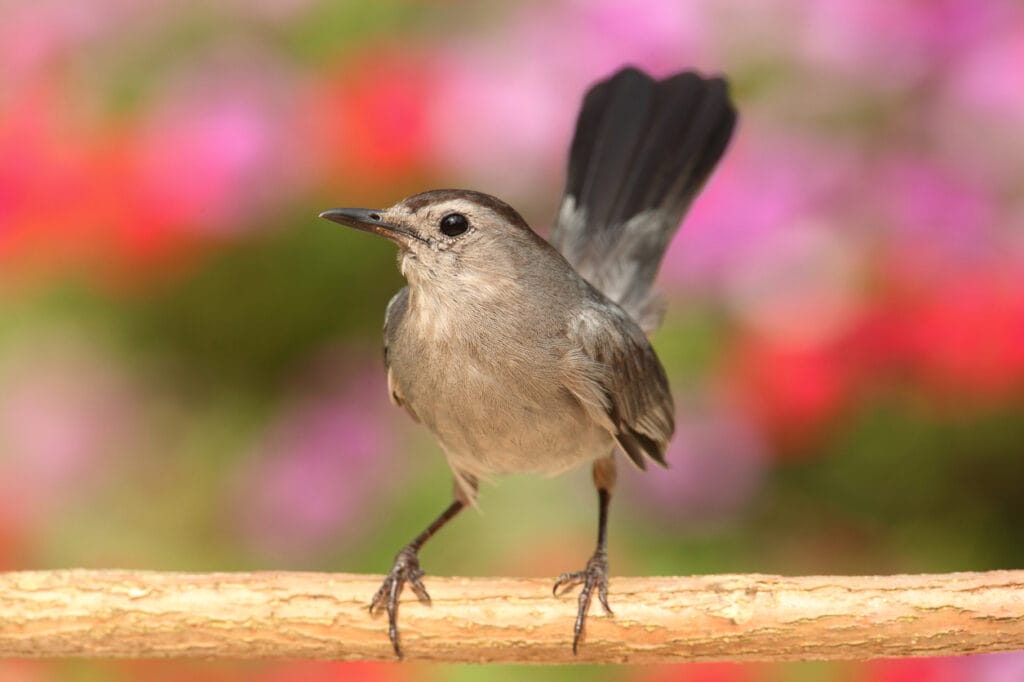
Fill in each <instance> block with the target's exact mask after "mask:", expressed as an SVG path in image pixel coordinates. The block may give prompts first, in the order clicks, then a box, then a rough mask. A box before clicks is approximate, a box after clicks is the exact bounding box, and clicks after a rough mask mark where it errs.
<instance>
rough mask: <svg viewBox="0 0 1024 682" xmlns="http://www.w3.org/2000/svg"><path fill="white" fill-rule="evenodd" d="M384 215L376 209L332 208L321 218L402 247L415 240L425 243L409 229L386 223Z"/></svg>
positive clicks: (322, 214)
mask: <svg viewBox="0 0 1024 682" xmlns="http://www.w3.org/2000/svg"><path fill="white" fill-rule="evenodd" d="M383 213H384V212H383V211H381V210H379V209H375V208H332V209H329V210H326V211H324V212H323V213H321V214H320V217H321V218H326V219H327V220H330V221H332V222H335V223H339V224H341V225H345V226H347V227H353V228H355V229H357V230H362V231H363V232H372V233H373V234H379V235H380V236H382V237H386V238H387V239H390V240H391V241H393V242H395V243H396V244H398V245H400V246H408V245H409V242H410V241H413V240H416V241H423V239H422V237H420V236H419V235H418V234H416V233H415V232H413V231H412V230H410V229H408V228H405V227H401V226H399V225H392V224H391V223H387V222H384V221H383V220H382V219H381V216H382V215H383Z"/></svg>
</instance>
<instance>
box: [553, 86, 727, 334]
mask: <svg viewBox="0 0 1024 682" xmlns="http://www.w3.org/2000/svg"><path fill="white" fill-rule="evenodd" d="M735 124H736V111H735V109H734V108H733V106H732V104H731V103H730V102H729V96H728V87H727V85H726V83H725V81H724V80H723V79H721V78H702V77H700V76H698V75H697V74H695V73H692V72H687V73H680V74H676V75H675V76H672V77H671V78H667V79H665V80H663V81H656V80H654V79H652V78H651V77H650V76H648V75H647V74H644V73H642V72H640V71H638V70H636V69H632V68H627V69H623V70H622V71H619V72H618V73H617V74H615V75H614V76H613V77H611V78H609V79H608V80H605V81H602V82H601V83H598V84H597V85H595V86H594V87H593V88H591V89H590V91H589V92H588V93H587V96H586V98H584V100H583V108H582V110H581V111H580V115H579V118H578V120H577V123H576V133H575V135H574V137H573V142H572V147H571V150H570V154H569V175H568V180H567V182H566V188H565V196H564V198H563V200H562V204H561V209H560V211H559V214H558V221H557V223H556V224H555V229H554V231H553V232H552V234H551V243H552V245H553V246H554V247H555V248H557V249H558V250H559V251H560V252H561V253H562V254H563V255H564V256H565V257H566V259H567V260H568V261H569V263H570V264H571V265H572V266H573V267H574V268H575V269H576V271H577V272H578V273H579V274H580V275H582V276H583V277H585V278H586V279H588V280H589V281H590V282H591V283H592V284H594V285H595V286H596V287H597V288H598V289H600V290H601V291H602V292H604V293H605V295H607V296H608V297H609V298H611V299H612V300H613V301H615V302H616V303H618V304H619V305H620V306H622V307H623V308H624V309H625V310H626V311H627V312H628V313H629V314H630V315H631V316H632V317H633V318H634V319H635V320H637V322H638V323H640V325H641V326H642V327H643V328H644V330H645V331H648V332H650V331H652V330H653V329H654V328H655V327H656V326H657V325H658V322H659V321H660V316H661V311H660V306H659V305H658V302H657V301H655V300H652V299H651V298H650V292H651V286H652V285H653V283H654V278H655V276H656V275H657V272H658V267H659V266H660V265H661V260H662V258H663V257H664V254H665V250H666V249H667V248H668V244H669V242H670V241H671V239H672V235H673V234H675V232H676V229H677V228H678V227H679V223H680V221H681V220H682V217H683V214H684V212H685V211H686V209H687V208H688V207H689V205H690V202H691V201H693V198H694V197H695V196H696V194H697V192H698V191H700V188H701V187H702V186H703V184H704V182H705V181H706V180H707V178H708V175H710V173H711V171H712V170H713V169H714V167H715V164H717V163H718V160H719V159H720V158H721V156H722V153H723V152H724V151H725V147H726V145H727V144H728V142H729V138H730V137H731V136H732V131H733V128H734V126H735Z"/></svg>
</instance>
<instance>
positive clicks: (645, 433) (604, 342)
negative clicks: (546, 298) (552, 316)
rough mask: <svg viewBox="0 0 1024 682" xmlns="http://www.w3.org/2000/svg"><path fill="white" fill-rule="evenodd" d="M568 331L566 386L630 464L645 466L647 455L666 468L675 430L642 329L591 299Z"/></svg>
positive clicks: (664, 380) (608, 305)
mask: <svg viewBox="0 0 1024 682" xmlns="http://www.w3.org/2000/svg"><path fill="white" fill-rule="evenodd" d="M567 332H568V335H569V338H570V340H571V341H572V342H573V349H572V350H571V351H570V353H569V356H568V357H567V358H566V362H565V372H564V373H563V377H564V379H563V381H564V383H565V387H566V388H567V389H568V390H569V391H570V392H571V393H572V394H573V395H574V396H576V398H577V400H579V401H580V404H581V405H583V407H584V409H585V410H586V411H587V413H588V414H589V415H590V416H591V417H592V418H593V419H594V420H595V421H596V422H597V423H599V424H601V425H602V426H604V427H605V428H606V429H608V431H609V432H610V433H611V434H612V435H613V436H614V437H615V439H616V441H618V443H619V445H620V446H621V447H622V449H623V450H624V451H625V453H626V454H627V455H629V458H630V459H631V460H633V463H634V464H636V465H637V466H638V467H640V468H641V469H644V468H646V466H645V460H644V455H646V456H648V457H650V458H651V459H653V460H654V461H655V462H657V463H659V464H661V465H662V466H665V448H666V447H667V445H668V441H669V439H670V438H671V437H672V432H673V431H674V430H675V423H674V418H673V412H674V408H673V405H672V394H671V393H670V392H669V388H668V379H667V378H666V376H665V370H664V369H663V368H662V366H661V363H660V362H659V361H658V357H657V356H656V355H655V354H654V349H653V348H651V344H650V342H649V341H648V340H647V337H646V336H645V335H644V333H643V331H642V330H641V329H640V327H639V326H637V324H636V323H635V322H634V321H633V320H632V319H630V318H629V316H628V315H627V314H626V313H625V311H623V310H622V309H621V308H619V306H617V305H614V304H612V303H608V302H598V301H595V302H592V303H588V304H587V305H586V306H585V307H584V308H583V310H582V311H581V312H580V313H579V314H578V315H576V316H575V317H574V318H573V320H572V322H571V323H570V324H569V327H568V329H567Z"/></svg>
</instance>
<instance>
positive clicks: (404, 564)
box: [370, 546, 430, 658]
mask: <svg viewBox="0 0 1024 682" xmlns="http://www.w3.org/2000/svg"><path fill="white" fill-rule="evenodd" d="M423 575H424V574H423V571H422V570H421V569H420V558H419V556H418V554H417V552H416V549H415V548H413V547H411V546H406V547H403V548H402V551H400V552H399V553H398V554H397V555H395V563H394V564H393V565H392V566H391V571H390V572H389V573H388V575H387V577H386V578H384V583H383V584H382V585H381V586H380V589H379V590H377V594H375V595H373V600H372V601H371V602H370V613H371V614H375V613H377V612H378V611H379V610H380V609H381V608H386V609H387V612H388V637H390V638H391V646H393V647H394V648H395V655H396V656H398V658H402V649H401V647H400V646H399V645H398V597H399V596H400V595H401V594H402V587H404V586H405V584H406V583H409V587H411V588H412V591H413V592H414V593H415V594H416V598H417V599H419V600H420V603H421V604H425V605H426V606H430V595H429V594H427V589H426V588H425V587H423V581H422V580H421V578H423Z"/></svg>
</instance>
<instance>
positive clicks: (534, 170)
mask: <svg viewBox="0 0 1024 682" xmlns="http://www.w3.org/2000/svg"><path fill="white" fill-rule="evenodd" d="M704 26H705V21H704V18H703V15H702V13H701V12H700V11H699V10H698V9H697V8H695V7H694V6H691V5H688V4H686V3H678V2H669V1H667V0H656V1H653V2H646V3H644V5H643V7H642V8H637V6H636V4H635V3H631V2H626V1H625V0H600V1H599V2H579V1H577V2H566V3H547V4H544V3H542V4H530V5H527V6H523V7H521V8H520V9H519V10H518V11H513V12H512V14H511V16H503V17H502V20H501V22H500V23H497V24H495V26H494V28H492V29H490V30H488V29H487V28H486V27H485V28H483V29H481V30H482V31H483V32H484V34H483V35H482V36H479V37H478V38H477V39H472V38H465V39H463V40H462V41H461V42H459V41H451V42H450V43H448V44H447V45H446V47H445V48H444V49H443V51H442V52H441V54H440V55H439V57H438V61H437V64H438V69H439V76H438V81H439V82H438V83H437V84H436V85H435V88H434V95H433V97H432V98H431V100H430V103H429V105H430V106H431V109H432V113H431V121H432V129H433V131H434V139H435V145H436V150H435V152H434V157H435V158H436V159H437V160H439V161H440V162H441V164H442V166H443V167H448V168H450V169H452V171H453V172H454V173H455V174H456V176H457V177H462V178H463V180H462V181H461V182H462V183H463V184H467V183H468V184H472V185H473V186H475V187H479V188H489V187H500V188H501V192H502V195H503V196H505V197H507V198H509V199H510V200H514V199H515V198H516V196H523V197H525V196H527V195H528V194H530V193H532V192H535V191H536V187H537V186H538V182H537V178H538V177H547V178H551V179H552V183H554V182H555V180H554V179H555V178H560V177H561V173H562V172H563V168H562V164H563V163H564V159H565V154H566V149H568V146H569V137H570V135H571V134H572V126H573V121H574V118H575V116H576V108H577V105H578V102H579V98H580V97H581V96H582V94H583V92H584V91H585V89H586V87H587V86H588V85H589V84H590V83H592V82H593V81H594V80H596V79H598V78H600V77H603V76H606V75H607V74H608V73H610V72H611V71H613V70H614V69H616V68H618V67H620V66H622V65H624V64H626V63H631V64H635V65H637V66H641V67H644V68H646V69H648V70H651V71H653V72H655V73H666V72H668V71H673V70H677V69H678V68H679V67H680V66H681V65H684V64H694V63H695V61H696V59H695V58H696V55H698V54H700V53H701V52H702V48H701V46H702V45H703V44H704V39H703V36H704V35H705V31H704V30H703V28H704ZM524 54H527V55H543V58H542V59H535V58H531V59H524V58H523V55H524ZM499 159H500V162H499V161H497V160H499Z"/></svg>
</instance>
